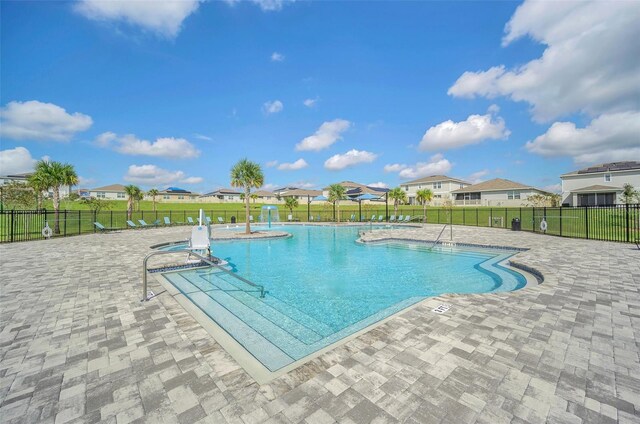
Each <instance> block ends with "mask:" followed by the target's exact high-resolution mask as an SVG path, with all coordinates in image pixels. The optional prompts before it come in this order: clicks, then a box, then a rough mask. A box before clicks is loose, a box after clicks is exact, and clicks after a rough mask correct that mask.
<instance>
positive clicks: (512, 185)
mask: <svg viewBox="0 0 640 424" xmlns="http://www.w3.org/2000/svg"><path fill="white" fill-rule="evenodd" d="M523 189H534V190H538V191H545V190H540V189H538V188H535V187H533V186H528V185H525V184H520V183H517V182H515V181H511V180H506V179H504V178H494V179H493V180H489V181H484V182H481V183H478V184H473V185H470V186H467V187H465V188H461V189H458V190H453V191H452V193H470V192H479V191H500V190H523Z"/></svg>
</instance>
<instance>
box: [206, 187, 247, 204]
mask: <svg viewBox="0 0 640 424" xmlns="http://www.w3.org/2000/svg"><path fill="white" fill-rule="evenodd" d="M241 194H242V193H241V192H240V191H237V190H233V189H230V188H219V189H217V190H214V191H211V192H209V193H205V194H203V195H202V196H200V197H199V198H198V201H199V202H206V203H239V202H242V199H241V197H240V195H241Z"/></svg>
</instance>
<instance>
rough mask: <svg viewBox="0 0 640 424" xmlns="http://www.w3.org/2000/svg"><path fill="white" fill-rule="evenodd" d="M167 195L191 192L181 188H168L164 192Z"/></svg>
mask: <svg viewBox="0 0 640 424" xmlns="http://www.w3.org/2000/svg"><path fill="white" fill-rule="evenodd" d="M162 191H163V192H165V193H191V192H190V191H189V190H185V189H183V188H179V187H167V189H166V190H162Z"/></svg>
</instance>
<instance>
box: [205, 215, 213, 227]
mask: <svg viewBox="0 0 640 424" xmlns="http://www.w3.org/2000/svg"><path fill="white" fill-rule="evenodd" d="M204 219H205V220H206V221H207V224H209V225H211V222H212V221H211V218H210V217H208V216H205V217H204Z"/></svg>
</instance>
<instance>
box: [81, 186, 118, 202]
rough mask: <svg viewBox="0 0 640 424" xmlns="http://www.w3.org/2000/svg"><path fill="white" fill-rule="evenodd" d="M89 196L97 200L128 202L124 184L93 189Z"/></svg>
mask: <svg viewBox="0 0 640 424" xmlns="http://www.w3.org/2000/svg"><path fill="white" fill-rule="evenodd" d="M89 196H90V197H95V198H96V199H107V200H127V194H126V193H125V191H124V186H123V185H122V184H111V185H108V186H104V187H98V188H92V189H91V190H89Z"/></svg>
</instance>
